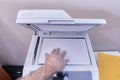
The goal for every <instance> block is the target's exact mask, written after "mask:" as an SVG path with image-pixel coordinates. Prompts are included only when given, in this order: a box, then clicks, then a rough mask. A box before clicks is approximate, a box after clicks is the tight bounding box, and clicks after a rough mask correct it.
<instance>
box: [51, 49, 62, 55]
mask: <svg viewBox="0 0 120 80" xmlns="http://www.w3.org/2000/svg"><path fill="white" fill-rule="evenodd" d="M59 52H60V49H59V48H57V49H53V50H52V52H51V54H54V55H58V54H59Z"/></svg>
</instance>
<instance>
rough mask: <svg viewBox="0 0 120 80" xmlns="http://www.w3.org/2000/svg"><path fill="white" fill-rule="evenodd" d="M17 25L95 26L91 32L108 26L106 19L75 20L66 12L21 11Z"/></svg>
mask: <svg viewBox="0 0 120 80" xmlns="http://www.w3.org/2000/svg"><path fill="white" fill-rule="evenodd" d="M54 12H55V13H54ZM37 13H40V14H37ZM43 13H46V14H43ZM48 13H49V16H48V17H46V15H48ZM59 13H60V14H59ZM34 14H35V15H34ZM53 14H54V15H55V14H57V15H58V16H54V15H53ZM44 16H45V17H44ZM41 17H42V19H41ZM48 18H49V19H48ZM16 23H18V24H21V25H25V24H27V25H28V24H29V25H30V24H32V25H34V24H39V25H44V26H45V25H52V26H54V25H58V26H62V27H64V26H63V25H65V26H69V25H72V26H76V25H77V26H78V25H79V26H80V27H81V26H83V25H86V26H90V25H91V26H93V27H91V28H90V30H91V29H92V28H94V27H96V26H99V25H102V24H106V20H105V19H75V18H71V17H70V16H69V15H68V14H67V13H66V12H65V11H64V10H20V11H19V12H18V16H17V20H16ZM27 25H26V26H27ZM28 27H29V26H28ZM28 27H27V28H28ZM33 27H34V26H33ZM35 29H38V31H39V30H41V29H40V27H37V28H35ZM42 30H44V29H42ZM68 31H69V30H68Z"/></svg>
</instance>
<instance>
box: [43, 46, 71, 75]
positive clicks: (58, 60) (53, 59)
mask: <svg viewBox="0 0 120 80" xmlns="http://www.w3.org/2000/svg"><path fill="white" fill-rule="evenodd" d="M65 54H66V51H63V52H62V53H60V49H59V48H57V49H53V50H52V52H51V54H48V53H46V54H45V66H46V67H47V68H49V69H48V70H50V72H51V74H54V73H56V72H60V71H61V70H63V68H64V67H65V65H66V64H67V63H68V61H69V60H68V59H64V56H65Z"/></svg>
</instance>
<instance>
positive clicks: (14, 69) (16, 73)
mask: <svg viewBox="0 0 120 80" xmlns="http://www.w3.org/2000/svg"><path fill="white" fill-rule="evenodd" d="M2 68H3V69H4V70H5V71H6V72H7V73H8V75H9V76H10V77H11V78H12V79H13V80H16V79H17V78H19V77H22V72H23V71H22V70H23V66H11V65H3V66H2Z"/></svg>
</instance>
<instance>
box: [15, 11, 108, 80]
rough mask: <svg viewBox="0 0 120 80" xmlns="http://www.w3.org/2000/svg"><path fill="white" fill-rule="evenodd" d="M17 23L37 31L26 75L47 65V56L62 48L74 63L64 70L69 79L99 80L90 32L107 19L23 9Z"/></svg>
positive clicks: (27, 62)
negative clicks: (77, 17) (45, 61)
mask: <svg viewBox="0 0 120 80" xmlns="http://www.w3.org/2000/svg"><path fill="white" fill-rule="evenodd" d="M56 14H58V15H56ZM17 23H19V24H21V25H23V26H25V27H27V28H29V29H30V30H33V31H34V34H33V36H32V40H31V44H30V47H29V50H28V54H27V57H26V61H25V65H24V69H23V76H25V75H27V74H29V73H31V72H33V71H35V70H36V69H38V68H39V67H41V66H42V65H44V60H45V57H44V55H45V53H50V52H51V51H52V49H54V48H60V52H61V51H63V50H66V52H67V54H66V56H65V58H68V59H69V60H70V61H69V62H68V63H67V65H66V66H65V68H64V70H63V71H62V73H63V74H64V75H66V77H67V78H68V80H74V79H78V80H99V76H98V67H97V64H96V61H95V56H94V53H93V49H92V46H91V43H90V40H89V36H88V33H87V32H88V31H89V30H91V29H93V28H95V27H97V26H99V25H101V24H105V23H106V22H105V20H103V19H73V18H71V17H70V16H69V15H68V14H67V13H66V12H64V11H63V10H23V11H20V12H19V13H18V17H17ZM55 75H56V74H55ZM55 75H53V76H55Z"/></svg>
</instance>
